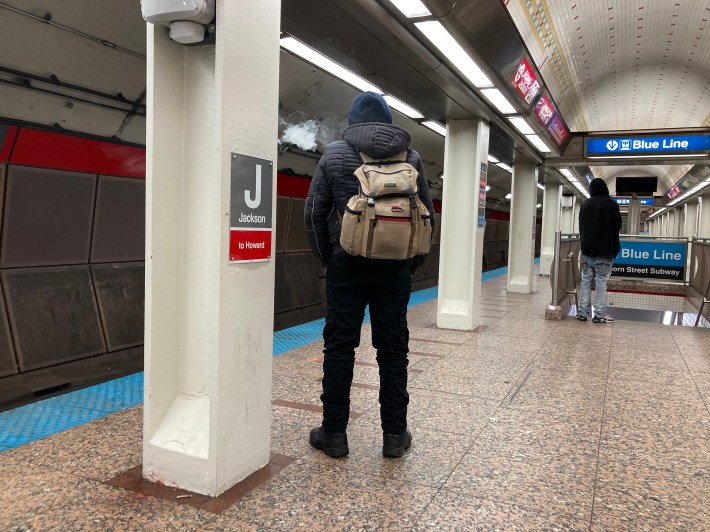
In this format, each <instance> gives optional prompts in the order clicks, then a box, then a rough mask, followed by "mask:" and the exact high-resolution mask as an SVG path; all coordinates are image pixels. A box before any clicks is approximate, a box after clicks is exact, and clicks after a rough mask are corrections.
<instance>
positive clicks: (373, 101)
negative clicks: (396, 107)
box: [348, 92, 392, 126]
mask: <svg viewBox="0 0 710 532" xmlns="http://www.w3.org/2000/svg"><path fill="white" fill-rule="evenodd" d="M364 122H381V123H384V124H391V123H392V111H390V107H389V105H387V102H386V101H385V99H384V98H383V97H382V95H381V94H377V93H376V92H363V93H362V94H359V95H358V96H356V97H355V99H354V100H353V104H352V106H351V107H350V112H349V113H348V124H349V125H351V126H352V125H353V124H362V123H364Z"/></svg>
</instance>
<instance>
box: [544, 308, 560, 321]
mask: <svg viewBox="0 0 710 532" xmlns="http://www.w3.org/2000/svg"><path fill="white" fill-rule="evenodd" d="M545 319H546V320H551V321H561V320H562V307H560V306H557V305H548V306H547V308H546V309H545Z"/></svg>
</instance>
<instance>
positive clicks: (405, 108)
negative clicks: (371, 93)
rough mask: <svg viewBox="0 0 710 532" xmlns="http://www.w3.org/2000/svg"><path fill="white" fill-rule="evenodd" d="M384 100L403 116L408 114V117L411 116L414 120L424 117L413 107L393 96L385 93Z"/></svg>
mask: <svg viewBox="0 0 710 532" xmlns="http://www.w3.org/2000/svg"><path fill="white" fill-rule="evenodd" d="M385 101H386V102H387V105H389V106H390V107H391V108H392V109H394V110H396V111H399V112H400V113H402V114H403V115H405V116H408V117H409V118H412V119H414V120H418V119H420V118H424V115H423V114H421V113H420V112H419V111H417V110H416V109H415V108H414V107H410V106H409V105H407V104H406V103H404V102H402V101H400V100H398V99H397V98H395V97H394V96H390V95H389V94H386V95H385Z"/></svg>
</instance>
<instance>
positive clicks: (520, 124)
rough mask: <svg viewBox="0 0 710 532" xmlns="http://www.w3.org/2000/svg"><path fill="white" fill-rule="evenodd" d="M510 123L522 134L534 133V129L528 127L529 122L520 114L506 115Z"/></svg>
mask: <svg viewBox="0 0 710 532" xmlns="http://www.w3.org/2000/svg"><path fill="white" fill-rule="evenodd" d="M508 120H510V123H511V124H513V125H514V126H515V129H517V130H518V131H520V132H521V133H522V134H523V135H534V134H535V130H534V129H533V128H531V127H530V124H528V123H527V121H526V120H525V119H524V118H523V117H521V116H511V117H508Z"/></svg>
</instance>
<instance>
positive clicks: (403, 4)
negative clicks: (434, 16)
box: [390, 0, 431, 18]
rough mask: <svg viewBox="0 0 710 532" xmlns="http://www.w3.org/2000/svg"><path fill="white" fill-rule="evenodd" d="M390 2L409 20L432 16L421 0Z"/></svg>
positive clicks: (396, 0) (394, 0) (392, 0)
mask: <svg viewBox="0 0 710 532" xmlns="http://www.w3.org/2000/svg"><path fill="white" fill-rule="evenodd" d="M390 2H392V4H393V5H394V7H396V8H397V9H399V10H400V11H401V13H402V14H403V15H404V16H405V17H407V18H419V17H429V16H431V11H429V10H428V9H427V8H426V6H425V5H424V4H422V2H421V0H390Z"/></svg>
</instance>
